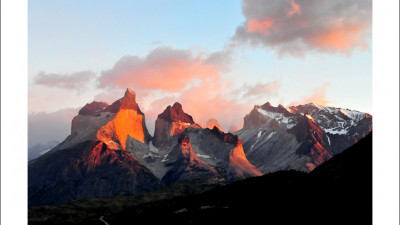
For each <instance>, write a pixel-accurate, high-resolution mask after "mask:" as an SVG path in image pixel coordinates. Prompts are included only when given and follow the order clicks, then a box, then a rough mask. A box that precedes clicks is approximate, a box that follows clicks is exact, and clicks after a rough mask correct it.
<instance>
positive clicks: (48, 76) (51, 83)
mask: <svg viewBox="0 0 400 225" xmlns="http://www.w3.org/2000/svg"><path fill="white" fill-rule="evenodd" d="M94 78H95V73H94V72H92V71H81V72H76V73H72V74H57V73H45V72H43V71H42V72H39V73H38V74H37V75H36V76H35V78H34V83H35V84H38V85H44V86H47V87H57V88H62V89H68V90H77V91H84V89H85V88H86V87H87V85H88V84H89V83H90V82H91V81H93V80H94Z"/></svg>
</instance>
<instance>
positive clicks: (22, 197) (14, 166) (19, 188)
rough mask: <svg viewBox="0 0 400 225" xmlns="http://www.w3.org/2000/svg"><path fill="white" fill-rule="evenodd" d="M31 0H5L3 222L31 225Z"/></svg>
mask: <svg viewBox="0 0 400 225" xmlns="http://www.w3.org/2000/svg"><path fill="white" fill-rule="evenodd" d="M27 18H28V9H27V1H21V0H2V1H1V224H27V218H28V214H27V158H28V157H27V124H28V123H27V118H28V114H27V112H28V110H27V108H28V107H27V106H28V104H27V93H28V87H27V80H28V79H27V77H28V76H27V49H28V48H27V47H28V46H27V40H28V30H27Z"/></svg>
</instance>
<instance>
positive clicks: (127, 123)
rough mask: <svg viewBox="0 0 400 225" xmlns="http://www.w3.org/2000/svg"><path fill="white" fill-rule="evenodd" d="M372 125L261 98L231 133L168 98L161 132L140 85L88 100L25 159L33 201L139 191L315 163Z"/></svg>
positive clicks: (358, 117)
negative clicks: (56, 137)
mask: <svg viewBox="0 0 400 225" xmlns="http://www.w3.org/2000/svg"><path fill="white" fill-rule="evenodd" d="M371 131H372V116H371V115H369V114H368V113H362V112H358V111H354V110H349V109H342V108H334V107H323V106H318V105H315V104H312V103H310V104H306V105H299V106H292V107H289V108H285V107H283V106H282V105H279V106H278V107H273V106H271V104H269V103H265V104H263V105H261V106H258V105H256V106H254V108H253V110H251V112H250V113H249V114H247V115H246V116H245V117H244V126H243V128H242V129H241V130H239V131H237V132H235V133H233V134H232V133H225V132H223V131H222V129H221V127H220V125H219V124H218V122H217V121H216V120H215V119H210V120H208V121H207V122H206V123H204V124H201V123H200V124H198V123H196V122H195V121H194V120H193V117H192V116H190V115H189V114H187V113H185V112H184V110H183V106H182V105H181V104H180V103H178V102H177V103H175V104H173V105H172V106H167V107H166V109H165V110H164V111H163V112H162V113H161V114H159V115H158V117H157V120H156V122H155V132H154V137H152V136H151V135H150V134H149V132H148V130H147V128H146V123H145V115H144V113H143V112H142V111H141V110H140V107H139V105H138V104H137V102H136V94H135V92H133V91H132V90H130V89H127V90H126V92H125V95H124V97H122V98H121V99H119V100H117V101H115V102H114V103H112V104H111V105H109V104H107V103H105V102H92V103H89V104H86V105H85V106H84V107H83V108H82V109H81V110H80V111H79V113H78V115H77V116H75V117H74V118H73V120H72V126H71V134H70V135H69V136H68V137H67V138H66V139H65V140H64V141H63V142H62V143H60V144H58V145H57V146H56V147H54V148H53V149H51V150H50V151H48V152H46V153H45V154H43V155H42V156H40V157H38V158H36V159H33V160H31V161H29V162H28V204H29V206H35V205H54V204H60V203H65V202H69V201H71V200H76V199H86V198H95V197H104V196H115V195H121V194H135V195H142V194H145V193H150V192H154V191H156V190H160V189H163V188H165V187H166V186H169V185H171V184H178V183H183V182H190V181H192V180H197V179H204V180H209V181H212V182H217V183H223V184H225V183H232V182H235V181H238V180H243V179H247V178H251V177H257V176H262V175H263V174H268V173H272V172H276V171H280V170H297V171H302V172H310V171H313V170H314V169H315V168H316V167H318V166H319V165H321V164H322V163H324V162H325V161H327V160H329V159H331V158H332V157H333V156H334V155H336V154H338V153H341V152H342V151H343V150H344V149H346V148H348V147H350V146H351V145H353V144H355V143H356V142H357V141H358V140H360V139H362V138H363V137H365V136H366V135H368V134H369V133H370V132H371Z"/></svg>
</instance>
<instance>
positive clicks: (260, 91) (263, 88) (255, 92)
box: [242, 81, 281, 98]
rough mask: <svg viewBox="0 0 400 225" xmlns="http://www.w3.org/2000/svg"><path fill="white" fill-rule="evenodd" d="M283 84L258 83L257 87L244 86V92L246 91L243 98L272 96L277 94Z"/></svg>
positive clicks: (276, 82) (274, 82)
mask: <svg viewBox="0 0 400 225" xmlns="http://www.w3.org/2000/svg"><path fill="white" fill-rule="evenodd" d="M280 86H281V84H280V83H279V82H278V81H273V82H270V83H257V84H255V85H247V84H245V85H243V87H242V90H245V93H244V95H243V97H245V98H246V97H253V96H254V97H259V96H271V95H274V94H276V92H277V90H278V89H279V88H280Z"/></svg>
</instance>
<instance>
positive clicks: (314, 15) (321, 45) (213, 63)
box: [28, 0, 372, 146]
mask: <svg viewBox="0 0 400 225" xmlns="http://www.w3.org/2000/svg"><path fill="white" fill-rule="evenodd" d="M126 88H131V89H132V90H134V91H135V92H136V95H137V102H138V104H139V106H140V108H141V110H142V111H143V112H144V113H145V115H146V123H147V127H148V129H149V131H150V132H151V133H152V131H154V121H155V119H156V118H157V115H158V114H160V113H161V112H162V111H163V110H164V109H165V108H166V107H167V106H168V105H171V104H173V103H174V102H180V103H182V105H183V109H184V111H185V112H187V113H188V114H190V115H192V116H193V118H194V120H195V122H197V123H201V122H204V121H206V120H208V119H209V118H215V119H217V120H218V121H219V123H220V124H221V127H222V129H223V130H224V131H235V130H238V129H241V128H242V126H243V118H244V116H245V115H246V114H247V113H249V112H250V111H251V109H252V108H253V107H254V105H261V104H263V103H265V102H267V101H268V102H270V103H271V104H272V105H275V106H277V105H278V104H282V105H284V106H290V105H298V104H304V103H309V102H314V103H316V104H320V105H325V106H335V107H342V108H349V109H354V110H358V111H362V112H368V113H371V114H372V2H371V1H368V0H337V1H328V0H326V1H322V0H321V1H315V0H274V1H273V0H269V1H265V0H243V1H232V0H229V1H227V0H221V1H201V2H200V1H40V0H37V1H29V2H28V146H33V145H35V144H37V143H41V142H42V143H43V142H49V141H52V140H58V141H62V140H63V139H64V138H65V137H66V136H67V135H68V134H69V133H70V124H71V120H72V118H73V117H74V116H75V115H77V112H78V110H79V109H80V108H82V107H83V106H84V105H85V104H86V103H89V102H92V101H94V100H95V101H105V102H108V103H110V104H111V103H112V102H113V101H115V100H117V99H119V98H121V97H122V96H123V93H124V91H125V90H126Z"/></svg>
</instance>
